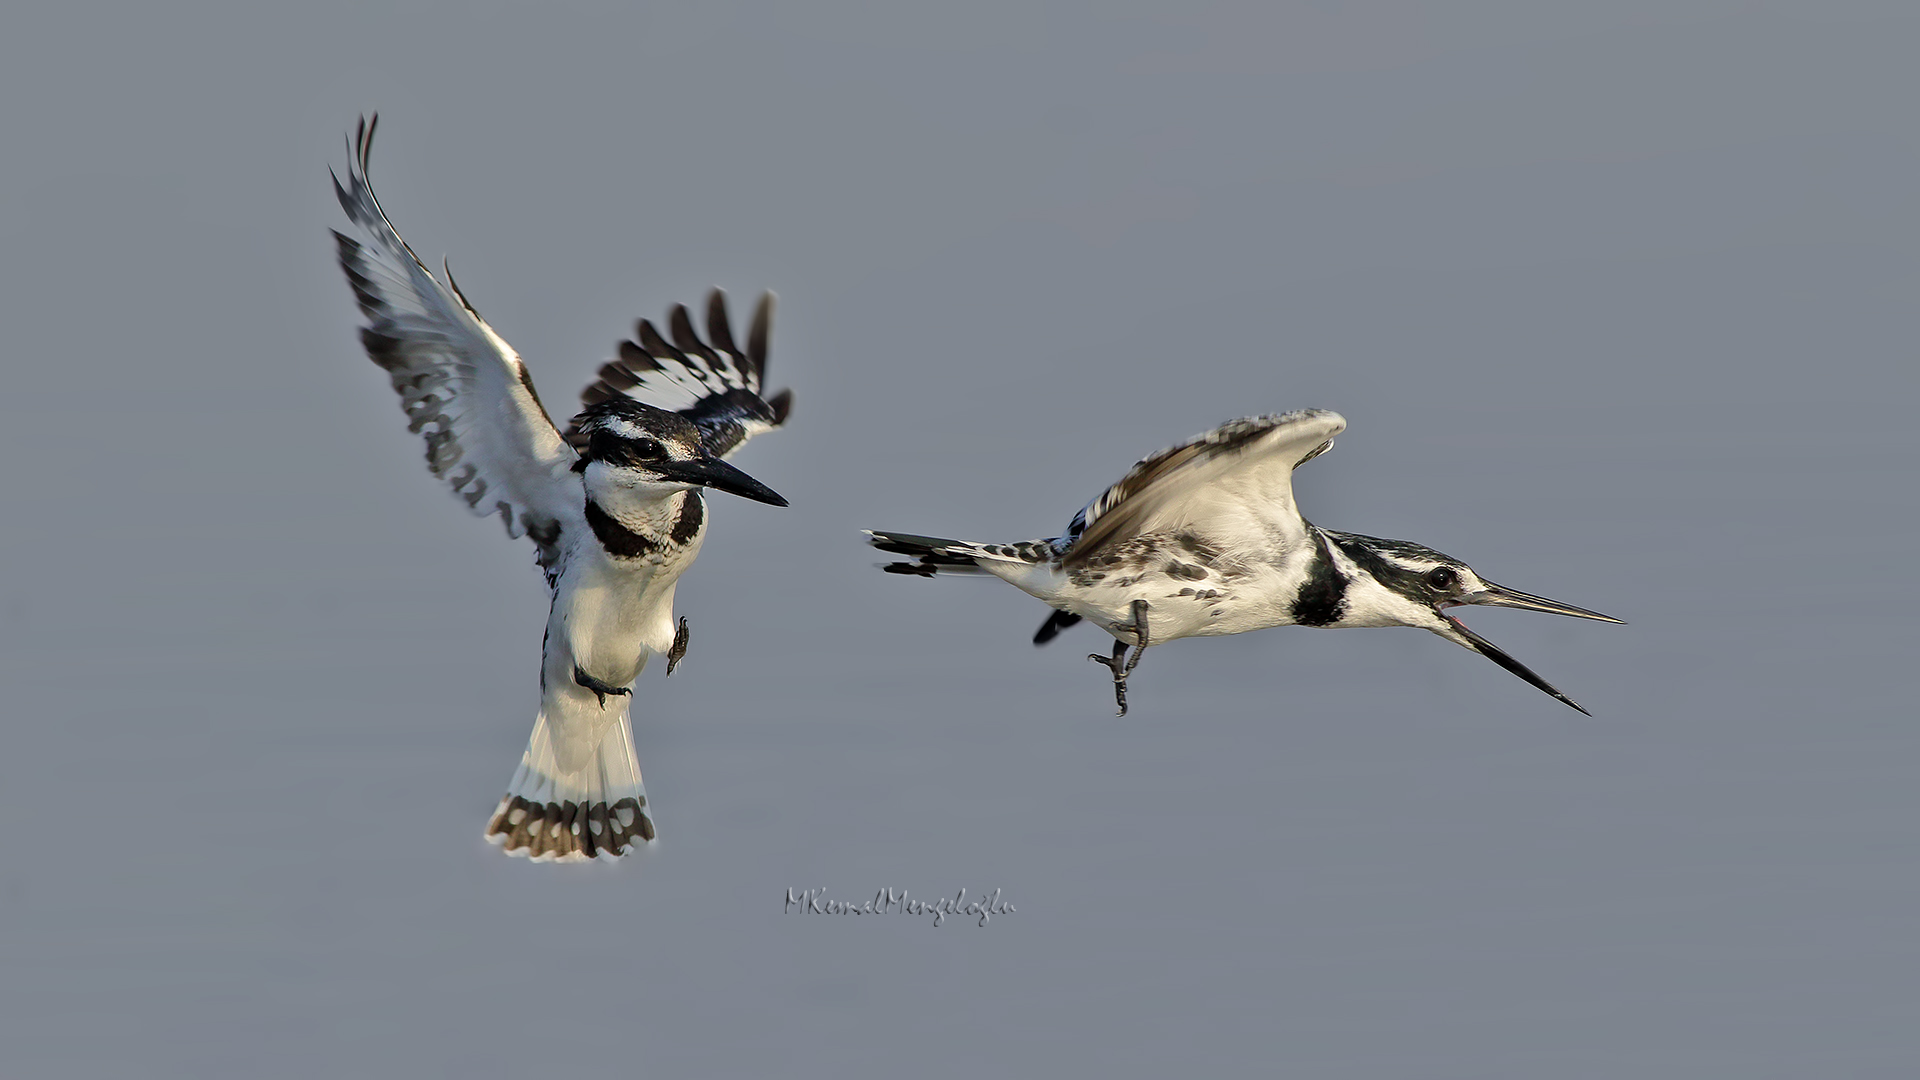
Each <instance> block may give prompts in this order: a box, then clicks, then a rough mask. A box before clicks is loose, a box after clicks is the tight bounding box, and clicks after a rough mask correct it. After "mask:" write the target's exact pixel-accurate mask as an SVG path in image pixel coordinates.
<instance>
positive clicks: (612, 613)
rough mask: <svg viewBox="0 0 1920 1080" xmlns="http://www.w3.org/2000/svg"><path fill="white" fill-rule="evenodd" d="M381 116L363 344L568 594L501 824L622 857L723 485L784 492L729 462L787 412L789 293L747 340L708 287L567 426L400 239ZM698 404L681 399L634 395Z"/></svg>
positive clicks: (492, 829) (358, 286) (343, 194)
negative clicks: (650, 688)
mask: <svg viewBox="0 0 1920 1080" xmlns="http://www.w3.org/2000/svg"><path fill="white" fill-rule="evenodd" d="M378 123H379V118H378V117H377V116H376V117H374V118H373V119H372V120H366V119H362V120H361V121H360V127H359V131H358V134H357V135H356V136H355V139H354V145H353V147H352V148H351V149H352V150H353V155H354V166H353V167H352V168H350V169H349V170H348V173H347V184H346V185H345V186H342V185H341V183H340V180H339V178H338V177H337V176H336V177H335V178H334V182H333V186H334V191H335V193H336V194H337V195H338V196H339V198H340V205H341V206H342V207H344V208H345V209H346V212H347V217H349V218H351V219H352V220H353V223H354V225H355V226H357V227H358V228H359V231H360V233H361V236H362V239H361V240H355V239H352V238H351V237H347V236H343V235H341V234H340V233H338V232H336V233H334V234H333V235H334V239H335V240H336V241H337V244H338V248H339V256H340V268H341V269H342V270H344V271H346V274H347V280H348V282H349V283H350V284H351V285H352V287H353V295H354V299H355V300H357V301H358V302H359V305H360V310H361V312H362V313H363V314H365V316H366V318H367V325H366V326H365V327H363V328H362V329H361V331H360V342H361V344H362V345H364V346H365V347H366V350H367V355H368V356H370V357H372V358H373V362H374V363H376V364H379V365H380V366H381V367H383V368H385V369H386V370H387V372H388V373H389V374H390V375H392V377H393V388H394V390H396V391H398V392H399V394H400V401H401V406H402V408H404V409H405V410H406V413H407V416H408V418H409V420H410V421H411V423H410V424H409V425H408V426H409V427H410V428H411V429H412V430H413V431H414V432H416V433H418V434H421V435H423V436H424V437H425V438H426V443H427V468H428V469H429V470H431V471H432V472H433V474H434V475H435V476H438V477H440V478H441V479H442V480H444V481H446V482H447V484H448V486H450V487H451V488H452V489H453V493H454V494H455V495H457V496H459V498H460V500H461V501H462V502H464V503H466V504H467V506H468V507H470V508H471V509H472V510H473V512H474V513H476V514H480V515H482V516H487V515H493V514H498V515H499V516H500V518H501V520H502V521H504V522H505V523H506V526H507V535H508V536H512V537H520V536H526V537H529V538H531V539H532V540H533V542H534V545H535V549H536V550H535V561H536V562H538V564H539V566H540V568H541V569H542V570H543V571H545V573H546V577H547V586H548V588H550V589H551V590H552V591H553V603H552V607H551V609H550V612H549V614H548V616H547V634H546V641H545V644H544V647H543V650H542V657H541V664H540V714H539V715H538V716H537V717H536V718H535V719H534V722H533V736H532V737H531V738H530V739H529V740H528V741H527V750H526V753H525V754H524V755H522V757H521V759H520V768H519V769H518V770H517V771H516V772H515V773H514V774H513V779H512V781H511V782H510V783H509V784H508V785H507V793H506V795H505V796H504V797H503V798H502V799H501V800H500V805H499V807H498V808H497V809H496V810H495V811H494V814H493V817H492V819H491V820H490V821H489V822H488V824H487V830H486V836H487V839H488V840H489V841H491V842H492V843H494V844H497V845H500V846H501V847H503V848H504V849H505V850H506V852H507V853H508V854H509V855H520V856H525V857H529V858H532V859H535V860H537V861H547V860H558V861H561V862H571V861H578V860H584V859H589V858H594V857H604V858H615V857H618V856H620V855H624V854H626V853H627V852H628V851H629V850H631V849H632V848H634V847H637V846H638V845H639V843H641V842H643V841H650V840H652V839H653V837H654V825H653V815H652V811H651V809H650V808H649V807H648V805H647V794H646V788H645V786H644V785H642V783H641V781H640V764H639V760H638V759H637V758H636V757H635V755H634V748H633V727H632V723H631V721H630V719H629V717H628V711H627V706H628V703H629V702H630V701H632V698H633V690H632V687H631V684H632V682H633V681H634V679H636V678H638V677H639V675H640V672H641V670H642V669H643V668H645V667H646V665H647V660H648V658H649V657H652V656H655V655H661V654H664V655H665V656H666V658H667V674H669V675H671V674H673V669H674V666H675V665H676V664H678V663H679V662H680V659H681V657H683V656H685V655H686V651H687V640H688V632H687V620H686V619H684V618H683V619H681V620H679V623H678V624H677V625H676V624H675V622H674V618H673V591H674V584H675V582H677V581H678V580H679V578H680V575H681V574H682V573H683V572H685V571H686V569H687V567H689V566H691V565H693V560H694V557H695V556H696V555H698V554H699V553H700V543H701V541H702V540H703V539H704V538H705V537H706V534H707V513H706V501H705V498H704V497H703V495H702V494H701V493H702V491H704V490H705V489H708V488H712V489H714V490H716V491H725V492H729V493H731V494H734V495H739V496H742V497H744V498H748V499H753V500H756V501H758V502H763V503H771V504H773V505H775V506H785V505H787V501H786V500H785V499H782V498H781V497H780V496H779V495H777V494H775V493H774V492H773V490H772V489H770V488H768V487H767V486H766V485H764V484H762V483H760V482H759V481H757V480H755V479H753V478H752V477H750V476H748V475H747V474H746V473H744V472H741V471H740V470H739V469H737V468H735V467H733V466H732V465H729V464H727V462H726V460H725V459H726V458H728V457H730V456H731V455H732V454H733V453H734V451H736V450H738V449H739V448H740V447H741V445H742V444H744V443H745V442H746V441H747V440H748V439H749V438H751V437H753V436H754V435H756V434H758V433H760V432H763V431H768V430H771V429H772V428H776V427H779V426H780V425H781V424H783V423H785V422H786V419H787V412H788V410H789V409H790V408H791V407H792V404H793V395H792V394H791V393H789V392H787V391H785V390H783V391H781V392H780V393H778V394H775V395H773V396H772V397H770V398H762V397H761V386H762V385H763V380H764V378H765V375H766V366H767V338H768V335H769V333H770V332H771V329H772V322H773V295H772V294H771V293H769V294H767V295H765V296H763V297H762V298H761V300H760V305H759V307H758V309H756V310H755V312H754V316H753V325H752V329H751V330H750V331H749V333H748V337H747V347H746V348H745V349H744V350H743V349H741V348H739V347H738V346H737V345H735V344H734V338H733V330H732V327H731V326H730V325H729V321H728V317H727V304H726V297H725V295H724V294H723V293H721V292H720V291H719V290H718V289H715V290H714V291H713V293H712V295H711V296H709V297H708V300H707V337H706V339H705V340H702V339H701V338H700V336H699V335H698V334H697V333H695V332H694V329H693V320H692V319H691V318H690V317H689V316H688V314H687V309H686V308H685V307H684V306H675V307H674V308H673V310H672V312H671V314H670V315H669V317H668V320H667V325H668V328H669V330H670V332H671V334H672V341H671V342H669V341H668V339H667V338H666V337H664V336H662V335H661V334H660V332H659V331H658V330H657V329H655V328H654V326H653V324H652V323H649V322H647V321H646V320H644V319H642V320H641V321H640V323H639V324H638V334H637V335H636V336H637V337H638V338H639V342H638V343H637V344H636V343H635V342H632V341H623V342H621V343H620V357H619V359H617V360H615V361H613V362H612V363H609V364H607V365H606V366H604V367H602V368H601V369H600V373H599V374H600V377H599V380H598V381H597V382H595V383H593V385H591V386H589V387H587V388H586V390H585V391H584V392H583V393H582V394H581V398H582V400H583V402H584V403H585V405H586V408H585V409H583V410H582V411H581V412H580V414H579V415H578V416H576V417H574V418H573V423H572V425H571V426H569V427H568V428H567V430H566V433H565V434H564V435H563V434H562V433H561V432H560V431H559V430H557V429H556V428H555V427H554V424H553V421H552V420H551V419H549V418H548V416H547V412H546V409H544V408H543V407H542V406H541V404H540V398H539V396H538V395H536V394H535V393H534V390H533V380H532V379H531V378H530V377H529V376H528V374H527V368H526V365H525V364H523V363H522V362H521V360H520V357H519V356H518V355H517V354H515V353H514V351H513V348H512V347H511V346H509V345H508V344H507V343H506V342H505V341H503V340H501V338H500V336H499V335H498V334H496V333H494V332H493V328H492V327H490V326H488V325H487V324H486V321H485V320H483V319H481V318H480V313H479V312H477V311H475V310H474V309H473V305H471V304H469V303H468V302H467V298H466V297H465V296H463V295H462V294H461V292H460V288H459V286H457V285H455V284H454V282H453V275H452V273H451V272H448V273H447V275H446V281H445V283H444V284H443V283H442V282H440V281H439V280H437V279H435V278H434V276H433V274H432V272H430V271H429V270H428V269H427V268H426V265H425V264H423V263H422V262H421V261H420V260H419V259H418V258H416V257H415V256H414V254H413V250H412V249H411V248H409V247H408V246H407V243H406V241H404V240H402V239H401V238H400V234H399V232H397V231H396V230H395V229H394V227H393V224H392V223H391V222H389V221H388V220H387V216H386V213H385V212H384V211H382V210H381V209H380V203H379V201H378V200H377V199H375V198H374V195H373V189H372V188H371V187H369V186H368V184H367V159H368V155H369V153H370V152H371V150H372V148H373V133H374V129H375V127H376V126H377V125H378ZM634 390H638V391H643V392H647V393H649V394H652V395H658V396H661V397H662V398H664V399H666V400H672V399H673V398H674V397H678V398H680V399H682V400H683V401H685V402H687V404H685V406H684V407H683V408H680V409H679V410H678V411H668V410H666V409H661V408H656V407H654V406H652V405H648V404H644V403H642V402H639V401H636V400H634V399H632V398H630V397H628V396H626V395H627V393H628V392H629V391H634Z"/></svg>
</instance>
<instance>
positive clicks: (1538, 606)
mask: <svg viewBox="0 0 1920 1080" xmlns="http://www.w3.org/2000/svg"><path fill="white" fill-rule="evenodd" d="M1486 586H1487V587H1486V589H1485V590H1484V591H1481V592H1477V593H1473V594H1471V595H1469V596H1467V597H1465V598H1463V600H1462V601H1461V602H1462V603H1467V604H1484V605H1486V606H1488V607H1510V608H1519V609H1521V610H1522V611H1544V612H1546V613H1547V614H1549V615H1569V616H1572V617H1573V618H1576V619H1597V620H1599V621H1600V622H1610V623H1617V622H1620V621H1621V620H1619V619H1616V618H1614V617H1613V616H1611V615H1602V614H1600V613H1599V612H1597V611H1588V610H1587V609H1586V608H1577V607H1574V606H1573V605H1572V604H1562V603H1560V602H1559V601H1558V600H1549V599H1547V598H1546V597H1544V596H1534V595H1532V594H1531V593H1523V592H1520V591H1518V590H1516V589H1508V588H1505V587H1503V586H1500V585H1495V584H1493V583H1492V582H1490V581H1489V582H1487V583H1486ZM1439 615H1440V617H1441V618H1442V619H1445V620H1446V621H1447V626H1446V628H1445V629H1442V630H1438V631H1436V633H1438V634H1439V635H1440V636H1441V637H1444V638H1446V639H1447V640H1448V641H1451V642H1453V643H1454V644H1456V645H1461V646H1464V647H1465V648H1469V649H1472V650H1473V651H1474V652H1477V653H1479V654H1480V655H1481V656H1484V657H1486V658H1487V659H1489V660H1491V661H1493V662H1494V663H1496V664H1499V665H1500V666H1501V667H1503V668H1506V669H1507V670H1508V671H1511V672H1513V673H1514V674H1515V675H1518V676H1520V677H1521V678H1523V679H1525V680H1527V681H1528V682H1529V683H1532V684H1533V685H1534V686H1537V687H1539V688H1540V689H1541V690H1544V691H1546V692H1547V693H1548V694H1551V695H1553V696H1554V697H1556V698H1558V699H1559V700H1561V701H1564V702H1566V703H1567V704H1568V705H1571V706H1573V707H1574V708H1575V709H1579V710H1580V712H1581V713H1582V714H1583V715H1586V716H1592V715H1593V714H1592V713H1590V712H1587V710H1585V709H1581V708H1580V706H1579V704H1578V703H1576V702H1575V701H1574V700H1573V699H1572V698H1570V697H1568V696H1567V695H1565V694H1563V693H1561V692H1560V691H1558V690H1556V689H1554V687H1553V684H1551V683H1549V682H1547V680H1545V679H1543V678H1541V677H1540V676H1538V675H1535V674H1534V673H1533V671H1532V670H1531V669H1530V668H1528V667H1527V665H1525V664H1523V663H1521V662H1520V661H1518V660H1515V659H1514V658H1513V657H1511V656H1508V655H1507V654H1506V653H1505V652H1504V651H1502V650H1501V648H1500V647H1499V646H1498V645H1495V644H1494V643H1493V642H1491V641H1488V640H1487V639H1486V638H1483V637H1481V636H1480V635H1479V634H1476V633H1474V632H1473V631H1471V630H1469V629H1467V627H1466V624H1465V623H1462V622H1461V621H1460V620H1459V619H1456V618H1454V617H1453V616H1451V615H1448V614H1447V613H1446V612H1444V611H1442V612H1439Z"/></svg>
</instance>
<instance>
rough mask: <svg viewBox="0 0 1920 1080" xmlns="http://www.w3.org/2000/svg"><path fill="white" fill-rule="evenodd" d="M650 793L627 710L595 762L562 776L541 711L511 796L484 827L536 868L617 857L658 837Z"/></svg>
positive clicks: (497, 841) (509, 790)
mask: <svg viewBox="0 0 1920 1080" xmlns="http://www.w3.org/2000/svg"><path fill="white" fill-rule="evenodd" d="M653 836H654V831H653V818H652V817H651V816H650V815H649V813H648V811H647V789H646V787H645V785H643V784H642V783H641V780H640V761H639V758H638V757H637V756H635V754H634V750H633V725H632V723H631V722H630V721H629V720H628V718H627V716H626V713H625V711H624V710H623V711H622V713H621V715H620V719H619V721H618V722H617V723H614V724H612V725H609V727H608V730H607V733H606V735H605V736H604V737H603V738H602V739H601V741H600V747H599V749H598V751H597V752H596V753H595V754H594V757H593V759H592V760H590V761H588V762H587V763H586V764H585V765H584V766H583V767H581V768H579V769H577V770H575V771H573V772H563V771H562V770H561V769H560V767H559V762H558V760H557V759H556V757H555V755H554V749H553V739H552V735H551V730H550V728H549V725H548V723H547V716H546V713H544V712H542V713H541V714H540V716H539V718H538V719H537V720H535V721H534V725H533V735H532V737H531V738H529V739H528V740H527V750H526V753H525V754H523V755H521V758H520V768H519V769H518V770H516V771H515V772H514V774H513V780H512V782H510V783H509V784H508V785H507V794H506V795H505V796H504V797H503V798H502V799H501V800H500V805H499V806H498V807H496V808H495V809H494V812H493V818H492V820H490V821H489V822H488V823H487V841H488V842H489V843H492V844H496V845H499V846H500V847H502V848H504V849H505V850H506V853H507V854H509V855H516V856H520V857H522V858H528V859H532V860H533V861H535V862H584V861H586V860H588V859H592V858H596V857H598V858H603V859H614V858H618V857H619V856H622V855H625V854H627V853H628V852H629V851H631V850H633V849H635V848H637V847H639V846H640V845H641V843H642V842H644V841H650V840H652V839H653Z"/></svg>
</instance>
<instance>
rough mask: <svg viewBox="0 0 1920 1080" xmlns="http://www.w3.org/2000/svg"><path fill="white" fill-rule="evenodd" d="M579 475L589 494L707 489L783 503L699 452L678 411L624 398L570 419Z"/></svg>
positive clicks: (696, 439)
mask: <svg viewBox="0 0 1920 1080" xmlns="http://www.w3.org/2000/svg"><path fill="white" fill-rule="evenodd" d="M573 424H574V430H575V433H576V434H575V435H574V436H572V438H573V439H574V441H575V444H576V446H577V447H578V448H579V452H580V458H579V460H578V461H576V462H574V464H573V468H574V471H576V472H578V473H580V474H581V478H582V479H583V480H584V481H585V483H586V485H587V491H588V493H589V494H590V495H595V496H596V501H602V502H604V501H606V500H605V499H603V498H600V496H603V495H616V494H620V493H624V494H626V495H627V496H628V497H632V496H633V495H639V496H641V497H647V496H653V497H665V496H667V495H669V494H672V493H673V492H676V491H686V490H689V489H691V488H697V487H710V488H713V489H714V490H716V491H725V492H728V493H730V494H733V495H738V496H740V497H741V498H744V499H752V500H754V501H756V502H763V503H772V504H773V505H775V506H785V505H787V500H785V499H783V498H781V497H780V496H779V495H778V494H776V493H775V492H774V490H773V489H772V488H770V487H768V486H766V485H765V484H762V483H761V482H760V481H758V480H755V479H754V478H753V477H751V476H748V475H747V474H746V473H744V472H741V471H740V470H739V469H736V468H734V467H733V466H731V465H729V464H727V463H726V462H724V461H722V460H720V459H719V458H717V457H714V456H713V455H711V454H708V453H707V452H706V451H705V450H702V449H701V448H700V429H699V428H696V427H695V426H694V425H693V423H692V422H691V421H689V420H688V419H687V418H686V417H683V416H681V415H680V414H679V413H673V412H668V411H666V410H665V409H656V408H654V407H653V406H651V405H644V404H641V403H640V402H638V401H634V400H632V399H630V398H610V399H608V400H606V401H602V402H598V403H596V404H593V405H589V406H587V407H586V408H585V409H584V410H582V411H581V413H580V415H579V416H576V417H574V421H573Z"/></svg>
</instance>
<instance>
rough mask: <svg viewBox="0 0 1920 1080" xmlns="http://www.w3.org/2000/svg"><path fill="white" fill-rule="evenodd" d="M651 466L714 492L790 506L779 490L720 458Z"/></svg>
mask: <svg viewBox="0 0 1920 1080" xmlns="http://www.w3.org/2000/svg"><path fill="white" fill-rule="evenodd" d="M649 467H650V468H651V469H652V470H653V471H654V472H655V473H658V474H659V475H661V476H664V477H666V478H667V479H669V480H678V481H680V482H682V483H686V484H698V485H700V486H701V487H709V488H712V489H714V490H715V491H724V492H726V493H728V494H730V495H738V496H740V497H741V498H743V499H752V500H753V501H754V502H763V503H772V504H773V505H775V506H785V505H787V500H785V499H783V498H781V497H780V495H779V493H778V492H776V491H774V490H773V489H772V488H770V487H768V486H767V485H765V484H763V483H761V482H760V481H758V480H755V479H754V478H753V477H751V476H748V475H747V474H746V473H743V472H741V471H740V470H739V469H736V468H734V467H733V466H731V465H729V464H727V463H726V462H724V461H721V460H720V459H719V458H715V457H710V458H702V459H700V460H698V461H666V462H661V463H659V464H656V465H651V466H649Z"/></svg>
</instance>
